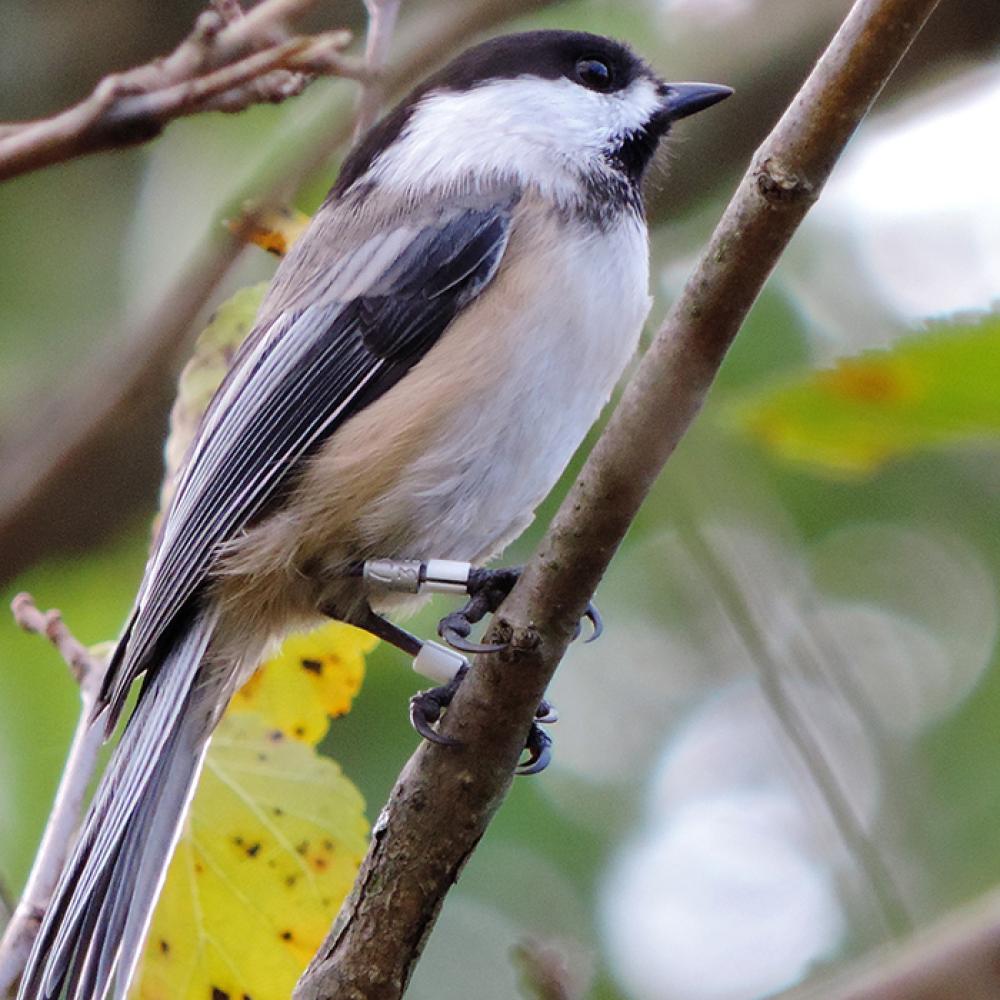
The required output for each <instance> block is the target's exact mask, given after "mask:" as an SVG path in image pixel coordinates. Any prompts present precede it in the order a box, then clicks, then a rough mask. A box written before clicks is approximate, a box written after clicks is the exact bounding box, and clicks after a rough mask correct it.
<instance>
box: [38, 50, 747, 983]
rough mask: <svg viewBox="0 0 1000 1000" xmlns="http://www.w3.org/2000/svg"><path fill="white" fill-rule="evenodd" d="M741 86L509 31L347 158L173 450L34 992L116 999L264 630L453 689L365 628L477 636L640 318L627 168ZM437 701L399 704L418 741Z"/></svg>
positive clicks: (415, 97)
mask: <svg viewBox="0 0 1000 1000" xmlns="http://www.w3.org/2000/svg"><path fill="white" fill-rule="evenodd" d="M729 93H730V90H729V89H728V88H726V87H718V86H712V85H708V84H668V83H663V82H662V81H661V80H659V79H658V78H657V76H656V75H655V74H654V73H653V72H652V71H651V70H650V69H649V67H647V66H646V65H645V64H644V63H643V62H642V61H641V60H640V59H638V58H637V57H636V56H635V55H634V54H633V53H632V52H631V51H630V50H629V49H628V48H626V47H625V46H624V45H621V44H619V43H617V42H613V41H610V40H608V39H606V38H601V37H598V36H595V35H590V34H584V33H579V32H568V31H538V32H531V33H527V34H520V35H509V36H506V37H502V38H496V39H493V40H492V41H488V42H486V43H485V44H482V45H479V46H476V47H475V48H472V49H470V50H468V51H467V52H465V53H464V54H463V55H461V56H459V57H458V58H457V59H455V60H454V61H453V62H452V63H450V64H449V65H448V66H447V67H445V68H444V69H443V70H441V71H440V72H438V73H436V74H435V75H434V76H432V77H430V78H429V79H428V80H426V81H425V82H424V83H423V84H421V85H420V86H419V87H418V88H417V89H416V90H415V91H414V92H413V93H412V94H410V96H409V97H408V98H407V99H406V100H405V101H403V103H402V104H400V105H399V106H398V107H397V108H396V109H395V110H393V111H392V112H391V113H390V114H388V115H387V116H386V117H385V118H384V119H382V121H381V122H379V123H378V124H377V125H376V126H375V127H374V128H373V129H372V130H371V131H370V132H369V134H368V135H367V136H366V137H365V138H364V140H363V141H362V142H361V143H360V144H359V145H358V146H357V147H356V148H355V149H354V150H353V151H352V153H351V154H350V156H349V157H348V158H347V160H346V162H345V163H344V166H343V169H342V171H341V174H340V178H339V180H338V181H337V184H336V186H335V187H334V188H333V190H332V191H331V193H330V196H329V197H328V198H327V200H326V202H325V203H324V204H323V206H322V207H321V208H320V210H319V211H318V212H317V214H316V216H315V218H314V219H313V221H312V223H311V225H310V227H309V229H308V230H307V232H306V233H305V235H304V236H303V237H302V238H301V239H300V240H299V242H298V243H297V244H296V245H295V247H294V248H293V249H292V251H291V252H290V253H289V254H288V256H287V257H286V258H285V260H284V261H283V262H282V264H281V266H280V267H279V269H278V272H277V274H276V276H275V278H274V282H273V284H272V285H271V288H270V291H269V292H268V294H267V297H266V298H265V300H264V302H263V304H262V306H261V309H260V313H259V315H258V318H257V323H256V326H255V328H254V330H253V332H252V333H251V334H250V336H249V338H248V339H247V341H246V343H245V344H244V345H243V347H242V348H241V349H240V351H239V353H238V355H237V357H236V359H235V361H234V363H233V367H232V370H231V371H230V372H229V374H228V376H227V377H226V379H225V381H224V383H223V384H222V386H221V387H220V389H219V390H218V392H217V393H216V395H215V397H214V399H213V400H212V403H211V404H210V406H209V408H208V411H207V413H206V414H205V417H204V419H203V421H202V424H201V427H200V429H199V432H198V435H197V437H196V439H195V441H194V443H193V445H192V447H191V450H190V452H189V454H188V456H187V459H186V461H185V465H184V468H183V470H182V472H181V474H180V477H179V480H178V486H177V491H176V494H175V496H174V498H173V500H172V502H171V504H170V507H169V510H168V512H167V515H166V517H165V519H164V522H163V525H162V528H161V530H160V534H159V538H158V540H157V544H156V546H155V549H154V551H153V554H152V556H151V557H150V560H149V564H148V566H147V568H146V574H145V578H144V579H143V582H142V586H141V588H140V590H139V595H138V597H137V599H136V603H135V608H134V610H133V613H132V616H131V618H130V620H129V622H128V624H127V626H126V628H125V630H124V633H123V635H122V637H121V640H120V641H119V644H118V646H117V649H116V651H115V653H114V657H113V659H112V662H111V666H110V670H109V673H108V677H107V681H106V684H105V688H104V692H103V697H102V709H103V717H102V718H101V719H100V721H99V722H98V723H97V724H101V725H106V726H108V728H109V729H110V728H113V726H114V724H115V722H116V721H117V719H118V716H119V714H120V713H121V711H122V707H123V705H124V703H125V699H126V695H127V693H128V691H129V688H130V687H131V685H132V683H133V681H134V680H136V678H138V677H140V676H142V677H143V685H142V690H141V693H140V696H139V700H138V704H137V707H136V709H135V712H134V713H133V715H132V717H131V719H130V720H129V722H128V725H127V726H126V729H125V732H124V735H123V737H122V739H121V742H120V744H119V746H118V748H117V750H116V751H115V754H114V756H113V758H112V760H111V763H110V765H109V768H108V771H107V773H106V774H105V776H104V779H103V781H102V783H101V785H100V787H99V789H98V791H97V794H96V796H95V798H94V801H93V804H92V805H91V808H90V811H89V813H88V815H87V817H86V819H85V822H84V824H83V829H82V832H81V834H80V838H79V841H78V843H77V846H76V848H75V850H74V851H73V854H72V857H71V858H70V860H69V862H68V864H67V866H66V869H65V872H64V873H63V876H62V879H61V881H60V883H59V886H58V889H57V891H56V893H55V896H54V898H53V900H52V903H51V905H50V907H49V909H48V911H47V912H46V914H45V917H44V920H43V923H42V926H41V930H40V931H39V934H38V938H37V940H36V943H35V947H34V950H33V951H32V954H31V958H30V961H29V964H28V968H27V970H26V972H25V975H24V977H23V981H22V985H21V990H20V993H19V994H18V995H19V997H20V998H21V1000H29V998H30V1000H45V998H49V997H55V996H60V997H62V996H65V997H68V998H71V1000H102V998H104V997H105V996H106V995H107V993H108V991H109V989H110V988H111V984H112V980H114V996H115V997H118V998H123V997H124V996H125V992H126V988H127V984H128V980H129V978H130V976H131V974H132V971H133V969H134V966H135V964H136V961H137V958H138V955H139V952H140V947H141V945H142V939H143V937H144V935H145V932H146V929H147V926H148V923H149V919H150V915H151V911H152V908H153V905H154V903H155V900H156V897H157V894H158V893H159V890H160V887H161V885H162V881H163V878H164V875H165V871H166V867H167V862H168V860H169V856H170V853H171V849H172V846H173V844H174V842H175V840H176V837H177V834H178V830H179V827H180V824H181V821H182V819H183V816H184V812H185V808H186V806H187V803H188V801H189V799H190V796H191V794H192V789H193V786H194V783H195V779H196V776H197V774H198V771H199V768H200V765H201V761H202V759H203V757H204V754H205V749H206V746H207V744H208V740H209V737H210V735H211V733H212V730H213V728H214V726H215V724H216V722H217V721H218V719H219V717H220V715H221V714H222V712H223V710H224V709H225V707H226V705H227V703H228V701H229V699H230V697H231V696H232V694H233V692H234V691H235V690H236V689H237V687H238V686H239V685H240V684H241V683H242V682H243V681H244V680H245V679H246V677H247V675H248V672H249V671H251V670H252V669H253V668H254V666H255V665H256V664H257V663H258V662H259V660H260V658H261V656H262V654H263V653H264V652H265V650H266V648H267V646H268V645H269V643H271V642H272V641H273V640H274V639H275V638H276V637H280V636H281V635H283V634H284V633H286V632H287V631H288V630H290V629H292V628H301V627H306V626H311V625H313V624H315V623H316V622H317V620H318V619H319V618H321V617H322V616H324V615H326V616H332V617H335V618H339V619H341V620H343V621H346V622H350V623H352V624H355V625H358V626H360V627H362V628H365V629H367V630H369V631H371V632H373V633H375V634H376V635H378V636H380V637H381V638H383V639H385V640H387V641H389V642H391V643H393V644H395V645H396V646H399V647H400V648H401V649H404V650H405V651H406V652H407V653H409V654H410V655H412V656H414V657H415V658H416V660H417V665H418V667H419V668H421V669H424V670H426V671H428V672H429V673H430V674H431V675H432V676H438V677H440V678H441V679H442V680H445V681H448V680H449V678H452V677H453V676H454V675H455V673H456V671H459V670H460V669H461V668H463V667H464V660H463V658H462V657H461V655H460V654H459V653H457V652H453V651H452V650H449V649H446V648H445V647H444V646H439V645H437V644H432V643H424V642H421V640H419V639H417V638H416V637H414V636H412V635H410V634H408V633H406V632H404V631H403V630H402V629H400V628H399V627H398V626H395V625H392V624H390V623H389V622H388V621H386V620H385V619H384V618H382V617H381V612H384V611H386V610H388V609H393V608H398V607H399V605H400V604H401V603H403V602H406V601H408V600H413V595H419V594H421V593H424V592H427V591H431V590H435V589H437V590H444V591H451V592H465V593H467V594H470V595H471V600H470V602H469V604H468V605H467V606H466V608H465V609H463V611H461V612H458V613H456V614H454V615H451V616H449V617H448V618H446V619H445V620H444V623H443V627H442V630H441V631H442V634H443V635H444V636H445V638H447V639H449V640H450V641H451V642H452V643H453V644H454V645H457V646H459V647H462V648H465V649H474V648H476V647H475V646H474V645H473V644H469V643H467V642H466V641H465V638H464V637H466V636H467V635H468V634H469V624H470V623H471V622H472V621H475V620H477V618H481V617H482V616H483V614H485V613H486V611H489V610H493V609H495V605H496V603H497V601H498V600H499V597H502V595H503V592H504V591H505V590H506V589H509V586H510V584H511V583H512V581H513V579H514V575H513V574H506V575H504V574H503V573H502V572H500V573H499V575H497V574H493V575H491V574H490V573H489V571H480V570H477V569H473V568H471V567H470V564H478V563H481V562H482V561H484V560H487V559H489V558H490V557H491V556H493V555H495V554H496V553H498V552H499V551H500V550H501V549H502V548H503V547H504V546H505V545H506V544H507V543H508V542H510V541H511V540H512V539H514V538H516V537H517V536H518V535H519V534H520V533H521V532H522V531H523V530H524V529H525V527H526V526H527V525H528V523H529V522H530V521H531V519H532V516H533V513H534V510H535V507H536V506H537V505H538V503H539V502H540V501H541V500H542V499H543V498H544V497H545V495H546V494H547V493H548V492H549V490H550V489H551V488H552V486H553V485H554V484H555V482H556V480H557V478H558V477H559V475H560V473H561V472H562V471H563V469H564V468H565V466H566V464H567V462H568V461H569V459H570V457H571V456H572V454H573V452H574V451H575V449H576V448H577V446H578V445H579V444H580V442H581V440H582V439H583V437H584V435H585V433H586V432H587V430H588V429H589V428H590V426H591V424H592V423H593V422H594V420H595V419H596V417H597V416H598V413H599V412H600V410H601V408H602V407H603V406H604V404H605V402H606V401H607V399H608V397H609V395H610V393H611V390H612V388H613V386H614V385H615V383H616V381H617V380H618V378H619V376H620V375H621V373H622V370H623V369H624V367H625V365H626V363H627V362H628V360H629V358H630V357H631V355H632V353H633V351H634V350H635V347H636V342H637V340H638V337H639V333H640V330H641V328H642V325H643V322H644V321H645V319H646V314H647V312H648V310H649V306H650V297H649V292H648V281H649V265H648V241H647V232H646V225H645V221H644V218H643V213H642V206H641V200H640V182H641V179H642V176H643V173H644V171H645V170H646V167H647V165H648V164H649V162H650V160H651V158H652V156H653V153H654V151H655V150H656V147H657V144H658V142H659V141H660V139H661V138H662V137H663V136H664V135H665V134H666V132H667V131H668V129H669V128H670V125H671V123H672V122H673V121H676V120H677V119H679V118H683V117H685V116H687V115H690V114H693V113H694V112H696V111H700V110H702V109H703V108H707V107H709V106H710V105H712V104H715V103H716V102H717V101H720V100H722V99H723V98H724V97H726V96H728V94H729ZM498 595H499V596H498ZM373 609H374V610H373ZM377 612H378V613H377ZM445 691H447V685H446V686H445ZM442 700H443V695H441V694H440V693H439V694H437V695H435V694H433V693H432V695H431V696H430V697H429V698H425V699H424V700H420V699H418V701H417V702H416V705H415V710H414V719H415V722H416V724H417V726H418V728H419V729H420V730H421V732H423V733H425V735H429V736H432V737H433V735H434V731H433V729H431V728H430V723H431V722H432V721H433V719H434V718H435V716H436V713H437V712H438V711H439V710H440V705H441V704H442ZM536 728H537V727H536ZM529 749H530V750H531V752H532V757H533V762H534V763H537V758H538V757H539V756H540V748H539V744H538V743H537V741H536V744H535V745H534V746H531V747H529Z"/></svg>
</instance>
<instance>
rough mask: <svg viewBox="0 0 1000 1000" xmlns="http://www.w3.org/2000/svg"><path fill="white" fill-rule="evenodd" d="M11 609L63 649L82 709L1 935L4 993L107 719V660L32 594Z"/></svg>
mask: <svg viewBox="0 0 1000 1000" xmlns="http://www.w3.org/2000/svg"><path fill="white" fill-rule="evenodd" d="M11 611H12V612H13V614H14V620H15V621H16V622H17V624H18V625H19V626H20V627H21V628H23V629H24V630H25V631H26V632H33V633H35V634H36V635H40V636H43V637H44V638H46V639H48V641H49V642H50V643H51V644H52V645H53V646H55V648H56V649H57V650H58V651H59V655H60V656H61V657H62V658H63V659H64V660H65V661H66V665H67V666H68V667H69V669H70V672H71V673H72V674H73V677H74V678H75V679H76V681H77V684H78V686H79V688H80V702H81V709H80V718H79V721H78V722H77V725H76V732H75V733H74V734H73V742H72V743H71V744H70V748H69V753H68V754H67V757H66V766H65V768H64V769H63V774H62V778H61V779H60V781H59V788H58V790H57V791H56V797H55V801H54V802H53V805H52V812H51V813H50V814H49V819H48V822H47V824H46V826H45V833H44V834H43V836H42V843H41V846H40V847H39V849H38V854H37V855H36V856H35V862H34V864H33V865H32V868H31V874H30V875H29V876H28V882H27V885H26V886H25V887H24V892H23V893H22V895H21V899H20V901H19V902H18V904H17V907H16V909H15V910H14V915H13V916H12V917H11V920H10V923H9V924H8V925H7V928H6V930H5V931H4V934H3V938H2V939H0V996H3V995H6V993H7V991H8V990H9V989H10V987H11V986H12V985H13V984H14V983H15V982H16V981H17V978H18V977H19V976H20V975H21V971H22V970H23V969H24V964H25V962H26V961H27V960H28V953H29V952H30V951H31V944H32V942H33V941H34V939H35V935H36V934H37V932H38V926H39V922H40V921H41V918H42V915H43V914H44V912H45V907H46V906H47V905H48V902H49V900H50V899H51V898H52V893H53V891H54V889H55V887H56V883H57V881H58V880H59V873H60V872H61V871H62V867H63V864H64V863H65V861H66V857H67V855H68V853H69V849H70V846H71V844H72V840H73V835H74V834H75V832H76V828H77V825H78V824H79V822H80V814H81V811H82V809H83V803H84V799H85V798H86V794H87V787H88V785H89V784H90V779H91V778H92V777H93V775H94V768H95V767H96V766H97V756H98V752H99V751H100V748H101V745H102V744H103V743H104V727H103V725H101V724H100V723H98V724H97V725H94V724H93V723H92V717H93V711H94V706H95V705H96V704H97V696H98V693H99V692H100V689H101V683H102V682H103V680H104V672H105V668H106V664H105V662H104V660H102V659H101V658H99V657H96V656H94V655H93V654H92V653H91V652H90V650H88V649H87V647H86V646H84V645H83V644H82V643H81V642H79V640H77V639H76V637H75V636H74V635H73V634H72V632H70V630H69V629H68V628H67V627H66V624H65V623H64V622H63V620H62V618H61V616H60V614H59V612H58V611H40V610H39V609H38V608H37V607H36V606H35V602H34V601H33V600H32V598H31V597H30V596H29V595H28V594H18V595H17V597H15V598H14V600H13V602H12V603H11Z"/></svg>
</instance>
